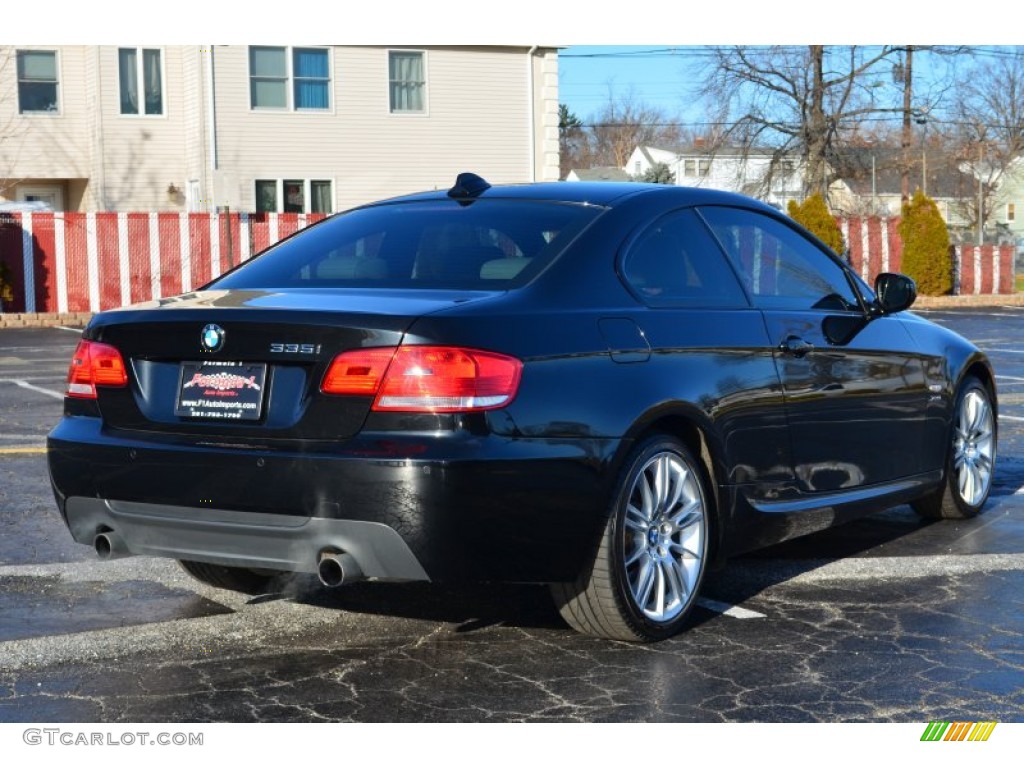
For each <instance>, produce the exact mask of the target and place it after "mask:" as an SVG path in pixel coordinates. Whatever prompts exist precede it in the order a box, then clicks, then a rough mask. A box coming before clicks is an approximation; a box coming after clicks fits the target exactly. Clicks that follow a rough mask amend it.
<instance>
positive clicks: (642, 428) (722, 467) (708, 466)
mask: <svg viewBox="0 0 1024 768" xmlns="http://www.w3.org/2000/svg"><path fill="white" fill-rule="evenodd" d="M655 434H664V435H669V436H672V437H675V438H677V439H678V440H680V441H682V442H683V444H684V445H685V446H686V447H687V448H688V449H689V450H690V451H691V452H692V453H693V455H694V456H696V457H698V458H699V459H700V460H701V463H702V465H703V467H704V471H705V473H706V477H705V480H706V481H707V483H706V485H707V486H708V490H709V492H710V493H711V495H712V499H711V500H710V501H711V504H712V507H713V512H712V515H711V517H712V536H711V537H710V540H709V544H710V546H711V550H710V552H709V553H708V561H709V564H714V563H715V562H716V561H717V559H718V555H719V553H721V552H723V551H724V548H723V546H722V544H723V541H722V539H723V536H724V531H725V524H724V510H723V499H722V496H723V493H724V488H723V487H722V484H721V478H723V477H728V476H729V473H728V470H727V468H726V464H725V459H724V447H723V446H722V444H721V441H720V440H719V439H718V437H717V433H716V432H715V428H714V422H712V421H711V419H709V418H708V416H707V414H705V413H704V412H703V411H701V410H700V409H699V408H697V407H696V406H694V405H693V404H691V403H681V402H680V403H669V404H662V405H660V406H658V407H657V408H654V409H652V410H650V411H648V412H647V413H645V414H644V415H643V416H642V417H641V418H639V419H637V420H636V421H635V422H634V423H633V425H632V427H631V428H630V430H629V432H628V433H627V434H626V439H625V440H623V445H622V448H621V449H620V451H619V454H618V455H617V456H616V457H615V467H614V472H613V476H618V474H619V473H620V472H621V471H622V469H623V466H622V465H623V462H624V461H625V460H626V457H627V456H628V455H629V453H630V451H631V449H632V447H633V446H634V445H636V444H637V443H639V442H641V441H643V440H645V439H646V438H648V437H650V436H651V435H655Z"/></svg>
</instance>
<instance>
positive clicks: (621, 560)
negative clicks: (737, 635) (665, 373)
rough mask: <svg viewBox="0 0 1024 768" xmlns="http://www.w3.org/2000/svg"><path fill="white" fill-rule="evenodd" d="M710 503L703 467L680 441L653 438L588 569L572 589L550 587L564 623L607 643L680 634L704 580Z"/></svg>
mask: <svg viewBox="0 0 1024 768" xmlns="http://www.w3.org/2000/svg"><path fill="white" fill-rule="evenodd" d="M710 499H711V495H710V492H709V484H708V481H707V480H706V473H705V471H704V466H703V464H702V463H701V462H700V461H698V460H697V459H695V458H694V457H693V455H692V454H691V453H690V451H689V449H688V448H687V447H686V446H685V445H683V444H682V443H681V442H680V441H679V440H677V439H676V438H674V437H670V436H664V435H658V436H654V437H651V438H649V439H647V440H645V441H643V442H642V443H641V444H640V445H638V446H637V447H636V448H635V449H634V451H633V453H632V454H631V455H630V457H629V459H628V460H627V461H626V464H625V468H624V469H623V472H622V475H621V476H620V478H619V482H618V484H617V486H616V492H615V496H614V498H613V499H612V502H611V505H610V508H609V511H608V519H607V521H606V524H605V529H604V533H603V535H602V538H601V542H600V545H599V547H598V550H597V553H596V555H595V557H594V561H593V563H592V564H591V565H590V567H589V568H587V569H586V571H585V572H584V573H583V574H581V576H580V577H579V578H578V579H577V580H576V581H575V582H572V583H567V584H553V585H551V591H552V594H553V596H554V598H555V602H556V603H557V604H558V607H559V610H560V611H561V614H562V617H563V618H564V619H565V621H566V622H567V623H568V624H569V625H570V626H571V627H573V628H574V629H576V630H578V631H580V632H583V633H586V634H591V635H597V636H599V637H605V638H609V639H613V640H630V641H638V640H639V641H651V640H661V639H663V638H666V637H669V636H671V635H674V634H676V633H677V632H679V630H680V629H682V627H683V625H684V624H685V623H686V621H687V619H688V618H689V614H690V611H691V610H692V609H693V606H694V604H695V602H696V599H697V594H698V592H699V590H700V585H701V583H702V581H703V579H704V570H705V565H706V562H707V557H708V540H709V518H710V503H711V502H710Z"/></svg>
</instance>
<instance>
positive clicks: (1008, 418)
mask: <svg viewBox="0 0 1024 768" xmlns="http://www.w3.org/2000/svg"><path fill="white" fill-rule="evenodd" d="M1003 419H1006V421H1024V417H1021V416H1007V415H1006V414H1005V413H1001V414H999V420H1000V421H1002V420H1003Z"/></svg>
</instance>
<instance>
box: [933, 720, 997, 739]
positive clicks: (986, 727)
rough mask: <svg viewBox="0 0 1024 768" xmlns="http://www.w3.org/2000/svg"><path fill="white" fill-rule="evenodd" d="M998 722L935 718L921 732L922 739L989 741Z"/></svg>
mask: <svg viewBox="0 0 1024 768" xmlns="http://www.w3.org/2000/svg"><path fill="white" fill-rule="evenodd" d="M995 727H996V723H994V722H992V721H988V722H984V723H964V722H956V723H949V722H945V721H942V720H933V721H932V722H930V723H928V727H927V728H925V729H924V733H923V734H921V741H988V737H989V736H991V735H992V731H993V730H995Z"/></svg>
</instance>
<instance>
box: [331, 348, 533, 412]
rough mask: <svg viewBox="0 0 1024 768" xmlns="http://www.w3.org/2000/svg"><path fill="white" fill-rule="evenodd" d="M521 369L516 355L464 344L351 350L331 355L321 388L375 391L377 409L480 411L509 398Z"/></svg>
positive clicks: (347, 392) (349, 392)
mask: <svg viewBox="0 0 1024 768" xmlns="http://www.w3.org/2000/svg"><path fill="white" fill-rule="evenodd" d="M522 368H523V364H522V363H521V362H519V361H518V360H516V359H515V358H514V357H508V356H507V355H499V354H497V353H495V352H483V351H481V350H477V349H463V348H462V347H427V346H424V347H417V346H403V347H397V348H396V347H387V348H374V349H355V350H351V351H349V352H343V353H342V354H340V355H338V356H337V357H336V358H334V360H333V361H332V363H331V365H330V368H329V369H328V371H327V373H326V375H325V376H324V381H323V384H322V386H321V390H322V391H323V392H325V393H328V394H337V395H366V396H370V395H376V397H375V399H374V401H373V410H375V411H418V412H429V413H439V412H453V411H460V412H461V411H483V410H488V409H490V408H501V407H502V406H504V405H507V404H508V403H510V402H511V401H512V399H513V398H514V397H515V396H516V391H517V390H518V389H519V377H520V374H521V373H522Z"/></svg>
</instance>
